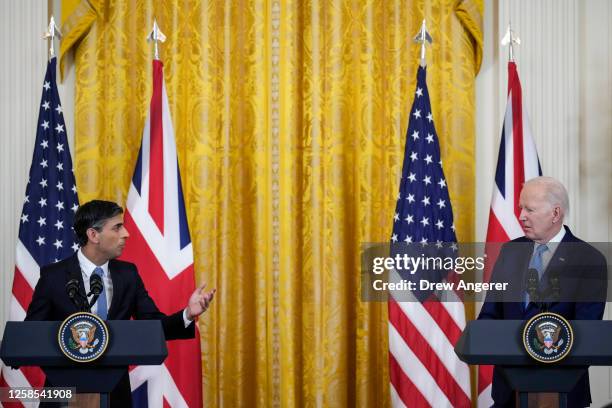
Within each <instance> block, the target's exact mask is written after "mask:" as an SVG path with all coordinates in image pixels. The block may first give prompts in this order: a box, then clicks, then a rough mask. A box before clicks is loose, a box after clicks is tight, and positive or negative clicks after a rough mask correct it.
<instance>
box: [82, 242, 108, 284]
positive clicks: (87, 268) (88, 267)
mask: <svg viewBox="0 0 612 408" xmlns="http://www.w3.org/2000/svg"><path fill="white" fill-rule="evenodd" d="M77 258H78V259H79V265H80V266H81V270H82V271H83V273H84V274H85V276H86V277H88V278H89V277H90V276H91V274H92V273H93V271H94V269H96V268H97V267H98V265H96V264H94V263H93V262H91V261H90V260H89V258H87V257H86V256H85V254H84V253H83V250H82V249H81V248H79V250H78V252H77ZM100 268H102V270H103V271H104V276H108V261H106V262H105V263H104V264H102V265H100Z"/></svg>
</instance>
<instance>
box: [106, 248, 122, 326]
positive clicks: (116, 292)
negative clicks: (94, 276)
mask: <svg viewBox="0 0 612 408" xmlns="http://www.w3.org/2000/svg"><path fill="white" fill-rule="evenodd" d="M118 269H119V268H118V267H117V264H116V262H114V260H112V259H111V260H110V261H109V263H108V270H109V272H110V276H111V280H112V281H113V298H112V299H111V304H110V308H109V309H108V319H109V320H111V319H114V318H115V309H117V307H118V306H117V305H118V302H119V299H121V297H122V296H123V290H124V289H125V288H124V285H123V280H122V279H121V278H122V276H121V271H119V270H118Z"/></svg>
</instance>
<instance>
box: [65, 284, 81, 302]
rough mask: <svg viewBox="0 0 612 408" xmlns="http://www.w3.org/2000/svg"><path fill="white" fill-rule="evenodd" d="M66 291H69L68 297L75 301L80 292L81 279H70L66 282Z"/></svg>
mask: <svg viewBox="0 0 612 408" xmlns="http://www.w3.org/2000/svg"><path fill="white" fill-rule="evenodd" d="M66 292H67V293H68V297H69V298H70V299H72V301H73V302H74V297H75V296H76V294H77V293H79V281H78V280H76V279H70V280H69V281H68V283H67V284H66Z"/></svg>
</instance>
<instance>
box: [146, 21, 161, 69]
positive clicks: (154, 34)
mask: <svg viewBox="0 0 612 408" xmlns="http://www.w3.org/2000/svg"><path fill="white" fill-rule="evenodd" d="M165 41H166V35H165V34H164V33H162V31H161V30H160V29H159V26H158V25H157V19H153V29H152V30H151V32H150V33H149V35H148V36H147V42H153V53H154V55H155V59H156V60H158V59H159V47H158V42H165Z"/></svg>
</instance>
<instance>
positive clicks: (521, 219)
mask: <svg viewBox="0 0 612 408" xmlns="http://www.w3.org/2000/svg"><path fill="white" fill-rule="evenodd" d="M526 219H527V218H526V217H525V209H524V208H521V212H520V213H519V220H520V221H525V220H526Z"/></svg>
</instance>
